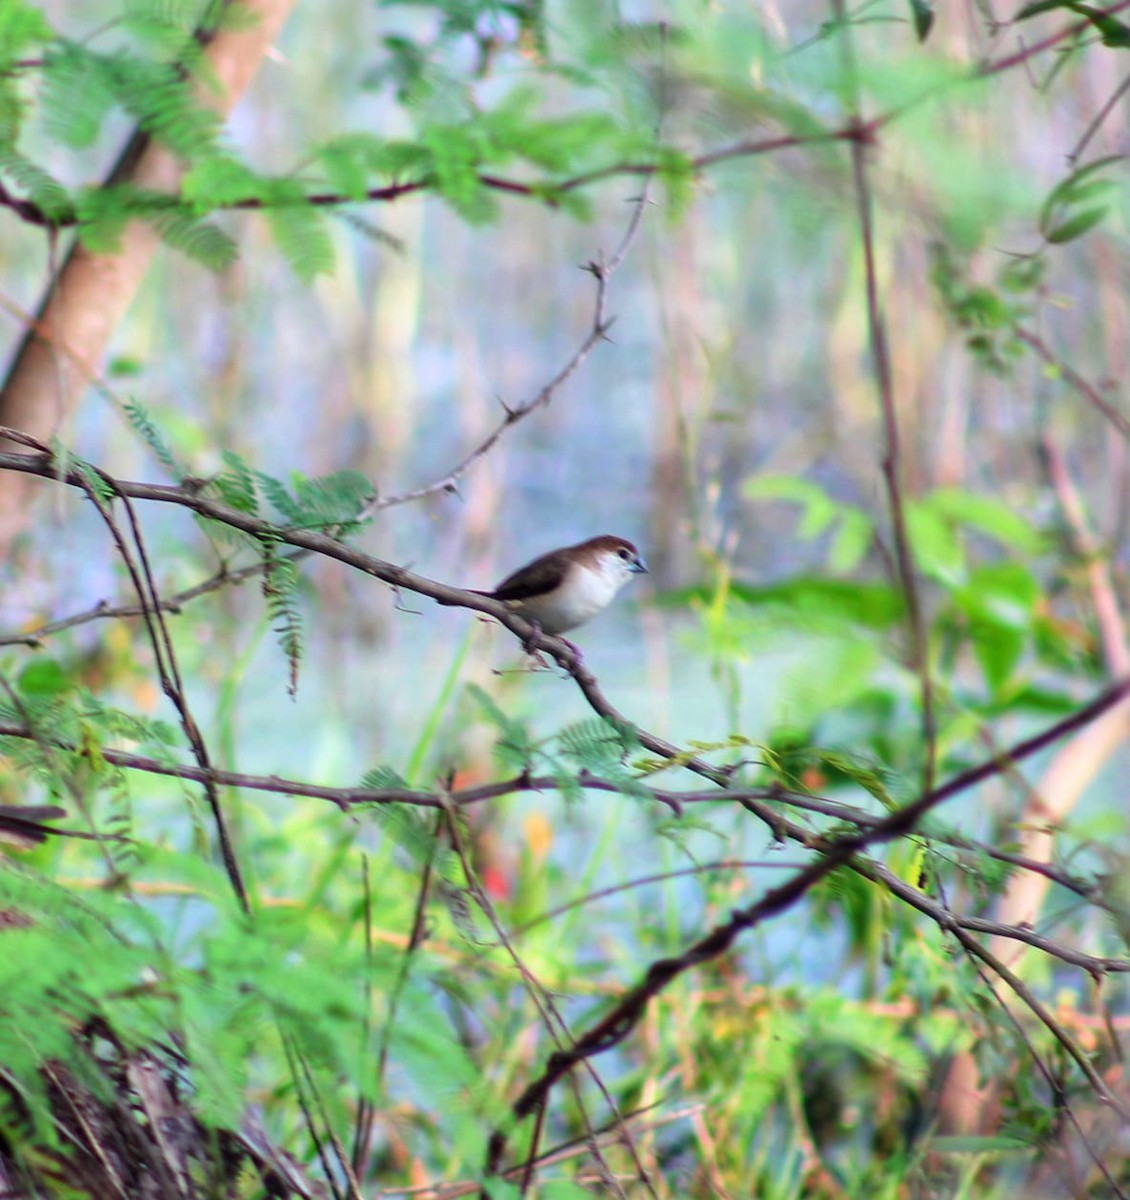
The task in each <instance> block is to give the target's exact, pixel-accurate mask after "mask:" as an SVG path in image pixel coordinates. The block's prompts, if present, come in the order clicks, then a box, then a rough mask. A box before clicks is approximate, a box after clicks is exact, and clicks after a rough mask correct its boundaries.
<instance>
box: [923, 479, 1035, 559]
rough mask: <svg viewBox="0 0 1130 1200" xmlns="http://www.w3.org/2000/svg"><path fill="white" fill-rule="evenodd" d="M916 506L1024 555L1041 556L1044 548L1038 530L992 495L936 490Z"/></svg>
mask: <svg viewBox="0 0 1130 1200" xmlns="http://www.w3.org/2000/svg"><path fill="white" fill-rule="evenodd" d="M919 503H921V504H924V505H928V506H929V507H930V508H932V509H933V510H934V511H936V512H938V513H940V514H942V515H944V516H945V517H947V518H948V519H949V520H951V521H955V522H957V523H958V524H961V525H966V526H968V527H969V528H971V529H976V530H977V531H978V532H980V533H983V534H985V535H987V536H988V537H991V538H993V539H994V540H995V541H997V542H1000V543H1001V545H1003V546H1010V547H1012V548H1013V549H1015V550H1020V551H1021V552H1023V553H1024V554H1040V553H1042V552H1043V551H1044V549H1045V548H1046V541H1045V538H1044V535H1043V533H1042V532H1041V531H1040V530H1038V529H1035V528H1033V526H1032V523H1031V522H1030V521H1027V520H1025V518H1024V517H1022V516H1020V515H1019V514H1018V513H1017V511H1016V507H1015V506H1013V505H1008V504H1006V503H1005V502H1004V501H1003V500H997V499H994V498H993V497H992V496H983V495H978V494H977V493H975V492H967V491H965V490H964V489H962V488H939V489H937V490H936V491H934V492H931V493H930V494H929V496H928V497H926V498H925V499H924V500H922V501H920V502H919Z"/></svg>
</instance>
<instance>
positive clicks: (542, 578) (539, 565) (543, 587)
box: [492, 550, 568, 601]
mask: <svg viewBox="0 0 1130 1200" xmlns="http://www.w3.org/2000/svg"><path fill="white" fill-rule="evenodd" d="M567 566H568V560H567V559H566V558H565V557H564V555H563V554H562V553H561V551H560V550H551V551H550V552H549V553H548V554H543V555H542V556H541V558H535V559H534V561H533V562H532V563H527V564H526V565H525V566H524V567H520V568H519V569H518V570H517V571H515V572H514V574H513V575H507V576H506V578H505V579H504V580H503V581H502V582H501V583H500V584H499V585H498V587H496V588H495V589H494V592H493V593H492V595H493V596H494V598H495V599H496V600H503V601H505V600H529V599H530V598H531V597H533V596H544V595H545V593H546V592H551V591H553V589H554V588H555V587H560V585H561V583H562V581H563V580H564V578H565V570H566V567H567Z"/></svg>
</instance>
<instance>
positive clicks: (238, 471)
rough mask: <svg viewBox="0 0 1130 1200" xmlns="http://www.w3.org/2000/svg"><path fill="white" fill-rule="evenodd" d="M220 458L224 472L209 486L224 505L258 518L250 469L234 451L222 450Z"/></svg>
mask: <svg viewBox="0 0 1130 1200" xmlns="http://www.w3.org/2000/svg"><path fill="white" fill-rule="evenodd" d="M220 457H221V458H222V459H223V460H224V466H225V468H226V470H224V471H223V472H221V473H220V474H219V475H217V476H216V477H215V478H214V479H213V480H212V481H211V486H212V487H213V488H215V490H216V491H217V492H218V493H219V495H220V497H221V498H222V500H223V501H224V503H225V504H228V505H230V506H231V507H232V508H234V509H236V510H237V511H239V512H241V513H247V515H248V516H252V517H254V516H258V514H259V496H258V493H257V491H256V489H255V475H254V474H253V472H252V470H251V468H250V467H249V466H248V465H247V463H246V462H244V460H243V459H242V458H240V456H239V455H238V454H236V453H235V451H234V450H224V451H223V452H222V453H221V455H220Z"/></svg>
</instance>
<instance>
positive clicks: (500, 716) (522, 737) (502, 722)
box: [467, 683, 538, 771]
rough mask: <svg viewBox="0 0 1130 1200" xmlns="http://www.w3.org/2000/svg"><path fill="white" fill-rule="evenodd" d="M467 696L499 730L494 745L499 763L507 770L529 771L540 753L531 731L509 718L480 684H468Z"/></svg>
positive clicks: (519, 722)
mask: <svg viewBox="0 0 1130 1200" xmlns="http://www.w3.org/2000/svg"><path fill="white" fill-rule="evenodd" d="M467 694H468V696H470V697H471V699H472V700H473V701H474V702H475V704H476V705H477V706H478V708H479V710H480V711H481V712H482V714H483V716H484V717H485V718H486V719H487V721H488V722H490V724H491V725H493V726H494V727H495V729H497V730H498V734H499V737H498V741H497V742H495V745H494V756H495V758H496V759H497V760H498V762H499V763H500V764H501V765H502V766H504V767H507V768H511V769H517V770H520V771H526V770H529V769H530V767H531V765H532V763H533V761H534V758H535V756H536V755H537V752H538V747H537V744H536V743H535V742H534V740H533V738H532V737H531V736H530V731H529V729H527V728H526V726H525V725H524V724H523V723H522V722H521V721H516V720H515V719H514V718H513V717H509V716H507V715H506V713H504V712H503V711H502V709H501V708H499V707H498V705H497V704H496V703H495V702H494V701H493V700H492V699H491V697H490V696H488V695H487V693H486V692H484V691H483V689H482V688H481V687H479V686H478V684H474V683H472V684H468V686H467Z"/></svg>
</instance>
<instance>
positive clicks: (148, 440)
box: [122, 396, 185, 477]
mask: <svg viewBox="0 0 1130 1200" xmlns="http://www.w3.org/2000/svg"><path fill="white" fill-rule="evenodd" d="M122 408H123V409H124V410H125V414H126V418H127V419H128V421H129V423H130V425H132V426H133V428H134V429H135V430H136V431H137V433H138V434H140V436H141V438H142V440H143V441H144V442H145V444H146V445H147V446H148V447H149V449H150V450H152V451H153V453H154V454H155V455H156V457H157V460H158V461H159V462H160V463H162V464H163V465H164V466H166V467H168V469H169V470H170V471H172V472H173V474H174V475H176V476H178V477H181V476H183V475H184V474H185V471H184V470H183V468H182V467H181V466H180V464H179V463H178V462H177V460H176V458H175V457H174V456H173V452H172V451H171V450H170V449H169V447H168V445H167V444H166V443H165V439H164V438H163V437H162V436H161V434H160V432H159V431H158V429H157V426H156V425H154V424H153V421H152V420H151V419H150V416H149V413H148V412H147V411H146V409H145V407H144V406H143V405H142V403H141V402H140V401H139V400H137V399H135V398H134V397H133V396H130V397H129V398H127V399H126V400H125V401H123V403H122Z"/></svg>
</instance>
